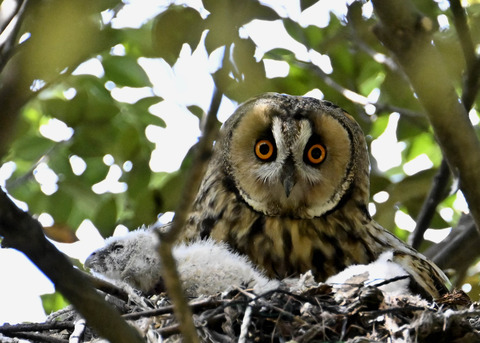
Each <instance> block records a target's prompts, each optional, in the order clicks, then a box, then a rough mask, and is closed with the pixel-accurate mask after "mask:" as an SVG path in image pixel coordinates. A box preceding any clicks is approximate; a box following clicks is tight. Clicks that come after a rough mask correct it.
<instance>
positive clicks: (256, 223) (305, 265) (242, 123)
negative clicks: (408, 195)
mask: <svg viewBox="0 0 480 343" xmlns="http://www.w3.org/2000/svg"><path fill="white" fill-rule="evenodd" d="M264 136H268V137H271V138H270V139H274V140H275V142H274V143H275V144H276V145H277V151H276V153H277V154H278V156H276V160H275V161H270V162H263V161H260V160H259V159H258V158H256V157H255V156H254V149H253V146H254V144H255V142H256V141H257V140H258V139H259V138H261V137H264ZM307 136H308V137H307ZM310 136H315V139H318V140H319V142H321V144H323V145H324V146H325V147H326V151H327V155H326V158H325V161H324V162H322V163H321V164H320V165H319V166H314V167H313V168H312V167H311V166H306V165H304V164H305V163H303V162H302V156H303V151H304V148H305V145H306V142H307V140H308V139H310ZM268 163H270V164H268ZM288 163H291V164H292V165H293V169H294V170H295V173H294V178H295V185H294V186H293V188H292V190H291V193H290V194H289V195H288V196H287V195H286V194H285V190H284V188H283V186H284V185H283V183H282V182H283V180H282V175H284V174H283V171H284V168H285V165H286V164H288ZM290 167H291V168H292V166H290ZM262 173H265V175H263V174H262ZM368 201H369V160H368V153H367V149H366V143H365V138H364V135H363V132H362V131H361V129H360V127H359V125H358V124H357V123H356V122H355V120H354V119H353V118H352V117H351V116H350V115H349V114H347V113H346V112H345V111H343V110H342V109H341V108H339V107H337V106H335V105H333V104H331V103H330V102H327V101H320V100H317V99H313V98H307V97H295V96H289V95H280V94H265V95H262V96H260V97H257V98H254V99H251V100H249V101H247V102H246V103H244V104H242V105H241V106H239V108H238V109H237V110H236V111H235V113H234V114H233V115H232V116H231V117H230V118H229V119H228V120H227V121H226V122H225V124H224V126H223V128H222V130H221V133H220V137H219V139H218V141H217V142H216V144H215V147H214V153H213V158H212V160H211V162H210V164H209V167H208V170H207V173H206V176H205V178H204V180H203V182H202V185H201V187H200V190H199V192H198V196H197V198H196V201H195V204H194V209H193V211H192V213H191V214H190V217H189V220H188V224H187V227H186V230H185V234H184V237H183V239H184V240H191V239H195V238H198V237H202V238H206V237H212V238H214V239H215V240H218V241H225V242H227V243H228V244H229V245H230V246H231V247H233V248H234V249H235V250H237V251H238V252H240V253H243V254H246V255H248V256H249V257H250V259H251V260H252V261H253V262H254V263H255V264H257V265H258V266H260V267H262V268H263V269H264V270H265V272H266V273H267V275H269V276H270V277H276V278H284V277H288V276H295V275H299V274H300V273H304V272H306V271H308V270H310V269H311V270H312V271H313V273H314V275H315V277H316V278H317V279H318V280H319V281H323V280H325V279H326V278H328V277H329V276H331V275H333V274H336V273H338V272H340V271H342V270H343V269H344V268H346V267H347V266H349V265H352V264H367V263H370V262H372V261H373V260H375V259H376V258H377V257H378V256H379V255H380V254H381V253H382V252H384V251H387V250H392V251H393V252H394V254H393V256H394V260H395V262H397V263H399V264H400V265H401V266H402V267H403V268H404V269H405V270H406V271H407V272H408V273H409V274H410V275H411V276H412V278H413V280H414V282H415V283H416V284H417V285H419V289H420V293H423V295H426V296H429V297H433V298H437V297H439V296H441V295H443V294H444V293H446V292H447V287H446V286H445V285H446V283H447V282H448V281H447V279H446V277H445V275H444V274H443V273H442V272H441V271H440V270H439V269H438V267H436V266H435V265H434V264H433V263H432V262H430V261H428V260H427V259H426V258H425V257H423V255H421V254H420V253H418V252H417V251H415V250H414V249H412V248H410V247H409V246H407V245H406V244H405V243H404V242H402V241H401V240H399V239H398V238H396V237H395V236H394V235H392V234H391V233H390V232H389V231H387V230H385V229H384V228H382V227H381V226H380V225H379V224H377V223H376V222H374V221H373V220H372V219H371V217H370V215H369V213H368V210H367V204H368Z"/></svg>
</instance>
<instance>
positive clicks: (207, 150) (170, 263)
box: [158, 89, 222, 342]
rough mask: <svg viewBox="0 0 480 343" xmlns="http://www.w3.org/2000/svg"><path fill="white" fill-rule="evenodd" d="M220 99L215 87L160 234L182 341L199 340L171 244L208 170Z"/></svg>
mask: <svg viewBox="0 0 480 343" xmlns="http://www.w3.org/2000/svg"><path fill="white" fill-rule="evenodd" d="M221 100H222V93H221V92H220V91H218V90H217V89H215V92H214V95H213V98H212V102H211V104H210V110H209V112H208V115H207V119H206V123H205V127H204V130H203V135H202V137H201V138H200V141H199V142H198V144H197V146H196V152H195V155H194V159H193V162H192V165H193V166H194V167H193V168H190V170H189V172H188V176H187V177H186V182H185V186H184V189H183V192H182V196H181V198H180V203H179V205H178V206H177V209H176V211H175V217H174V219H173V222H172V225H171V228H170V230H169V231H167V232H165V233H159V235H160V246H159V249H158V252H159V254H160V258H161V260H162V264H163V279H164V281H165V286H166V288H167V292H168V295H169V296H170V298H171V299H172V302H173V304H174V310H175V315H176V317H177V319H178V321H179V323H180V329H181V331H182V334H183V339H184V340H185V342H198V341H199V340H198V335H197V333H196V329H195V325H194V323H193V318H192V311H191V309H190V307H189V306H188V304H187V301H186V299H185V296H184V294H183V289H182V286H181V283H180V278H179V275H178V271H177V268H176V263H175V259H174V258H173V255H172V246H173V245H174V244H175V241H176V239H177V237H178V236H179V234H180V233H181V231H182V230H183V227H184V226H185V222H186V220H187V216H188V214H189V213H190V211H191V208H192V204H193V201H194V199H195V196H196V195H197V192H198V189H199V187H200V183H201V182H202V179H203V175H204V174H205V171H206V169H207V164H208V161H209V160H210V156H211V154H212V145H213V140H214V138H215V137H216V135H217V131H218V125H217V112H218V108H219V107H220V102H221Z"/></svg>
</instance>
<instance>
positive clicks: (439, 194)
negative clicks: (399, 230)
mask: <svg viewBox="0 0 480 343" xmlns="http://www.w3.org/2000/svg"><path fill="white" fill-rule="evenodd" d="M449 179H450V169H449V168H448V163H447V161H446V160H445V159H443V160H442V163H441V164H440V167H439V168H438V171H437V173H436V174H435V176H434V178H433V182H432V187H431V188H430V192H429V193H428V195H427V198H426V199H425V202H424V203H423V205H422V208H421V209H420V213H419V214H418V216H417V220H416V225H415V229H414V230H413V232H412V233H411V234H410V236H408V241H409V242H408V243H409V244H410V245H411V246H412V247H413V248H415V249H418V248H419V247H420V244H422V242H423V234H424V233H425V231H427V229H428V226H429V224H430V222H431V221H432V218H433V216H434V215H435V211H436V209H437V205H438V204H439V203H440V202H441V201H442V200H443V199H445V197H446V196H447V194H448V190H447V184H448V180H449Z"/></svg>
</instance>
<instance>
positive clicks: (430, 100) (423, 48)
mask: <svg viewBox="0 0 480 343" xmlns="http://www.w3.org/2000/svg"><path fill="white" fill-rule="evenodd" d="M372 3H373V6H374V10H375V12H376V14H377V16H378V18H379V23H378V24H377V26H376V27H375V33H376V34H377V37H378V38H379V39H380V40H381V41H382V42H383V44H384V45H385V46H387V48H389V49H390V50H391V51H392V52H393V53H394V54H395V56H396V58H397V60H398V61H399V64H400V65H401V67H402V68H403V69H404V71H405V74H406V75H407V76H408V78H409V80H410V83H411V85H412V87H413V89H414V91H415V93H416V95H417V96H418V99H419V101H420V103H421V104H422V106H423V107H424V108H425V110H426V113H427V116H428V118H429V120H430V122H431V124H432V127H433V129H434V132H435V135H436V137H437V141H438V142H439V145H440V147H441V148H442V151H443V153H444V156H445V157H446V158H447V161H448V163H449V165H450V167H451V168H450V169H451V170H452V171H453V172H454V173H456V174H458V176H459V180H460V188H461V189H462V191H463V193H464V195H465V198H466V199H467V202H468V204H469V207H470V211H471V213H472V215H473V217H474V219H475V223H476V224H477V228H478V227H480V225H479V224H480V188H479V187H478V170H480V142H479V141H478V138H477V136H476V133H475V130H474V129H473V127H472V125H471V123H470V121H469V119H468V116H467V113H466V111H465V108H464V107H463V106H462V104H461V103H460V100H459V99H458V97H457V95H456V93H455V89H454V87H453V85H452V82H451V80H450V79H449V77H448V75H447V73H443V72H442V70H444V69H445V66H444V64H443V61H442V57H441V56H440V54H439V52H438V51H437V50H436V48H435V47H434V46H433V45H432V43H431V42H432V37H431V35H432V32H431V29H432V27H433V24H432V22H431V20H430V19H428V18H426V17H423V16H422V15H421V14H420V13H419V12H418V11H416V9H415V8H414V6H413V4H412V2H411V1H408V0H372ZM466 151H467V152H468V153H467V154H465V152H466ZM467 156H468V157H467Z"/></svg>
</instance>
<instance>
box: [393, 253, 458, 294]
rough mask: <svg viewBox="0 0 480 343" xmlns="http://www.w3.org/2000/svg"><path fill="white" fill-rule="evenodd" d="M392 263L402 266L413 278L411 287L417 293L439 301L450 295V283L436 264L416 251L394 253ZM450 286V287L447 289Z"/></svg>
mask: <svg viewBox="0 0 480 343" xmlns="http://www.w3.org/2000/svg"><path fill="white" fill-rule="evenodd" d="M392 261H393V262H395V263H397V264H398V265H400V266H401V267H402V268H403V269H405V271H406V272H407V273H408V274H410V276H411V281H412V282H411V285H410V287H411V288H412V290H414V291H415V293H419V294H421V295H423V296H426V297H427V298H430V297H432V298H433V299H438V298H440V297H441V296H442V295H444V294H446V293H448V287H449V286H450V281H449V280H448V278H447V276H446V275H445V274H444V273H443V272H442V271H441V270H440V268H438V267H437V266H436V265H435V264H434V263H432V262H430V261H429V260H427V259H426V258H425V257H424V256H423V255H421V254H420V253H418V252H416V251H415V254H412V253H410V252H405V251H399V250H395V251H393V258H392ZM447 285H448V287H447Z"/></svg>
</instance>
